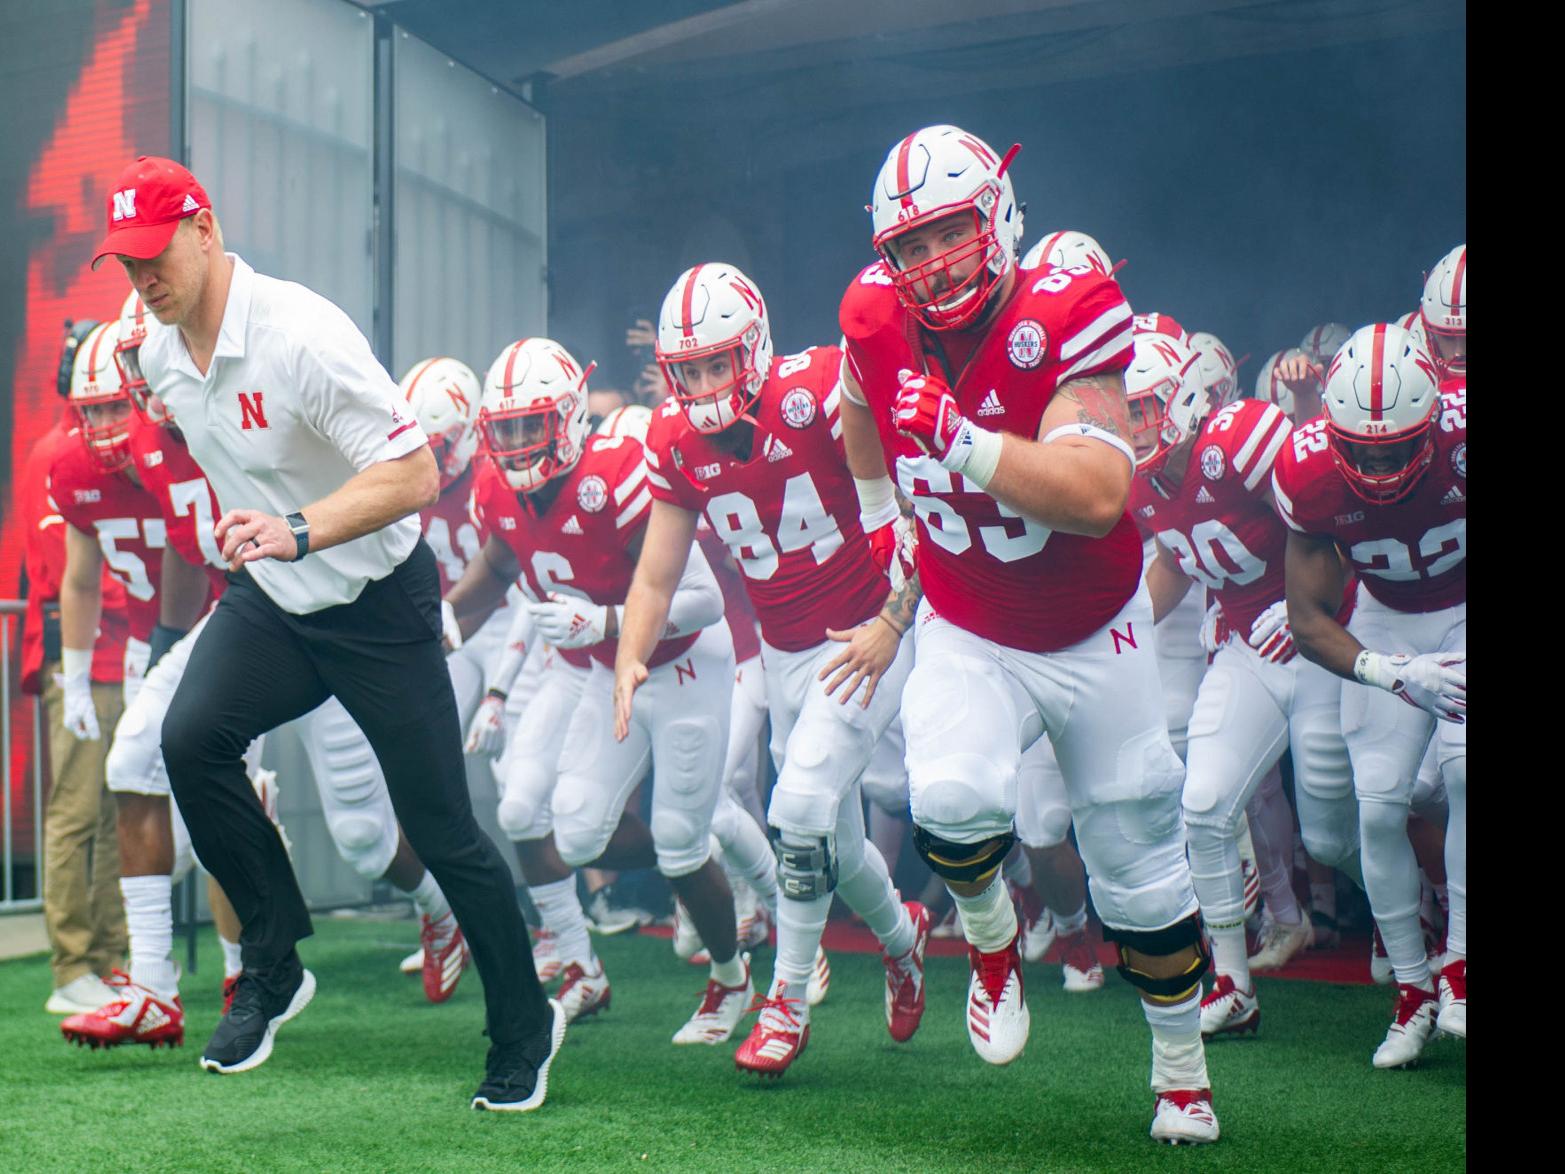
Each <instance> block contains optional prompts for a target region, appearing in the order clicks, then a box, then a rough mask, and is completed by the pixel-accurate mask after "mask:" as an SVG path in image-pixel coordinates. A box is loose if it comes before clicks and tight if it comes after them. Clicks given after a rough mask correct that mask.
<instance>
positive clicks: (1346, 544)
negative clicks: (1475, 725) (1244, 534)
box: [1272, 323, 1467, 1068]
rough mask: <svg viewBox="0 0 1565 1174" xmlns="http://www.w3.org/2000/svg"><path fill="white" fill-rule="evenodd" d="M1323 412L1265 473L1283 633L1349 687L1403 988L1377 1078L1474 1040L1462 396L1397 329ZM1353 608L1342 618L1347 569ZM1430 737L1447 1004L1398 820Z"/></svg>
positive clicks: (1350, 726) (1356, 345)
mask: <svg viewBox="0 0 1565 1174" xmlns="http://www.w3.org/2000/svg"><path fill="white" fill-rule="evenodd" d="M1325 401H1326V416H1325V418H1323V419H1320V420H1316V421H1314V422H1313V423H1310V424H1307V425H1305V426H1304V427H1302V428H1300V429H1299V430H1298V431H1297V432H1295V434H1294V437H1293V442H1292V444H1290V445H1288V446H1287V447H1285V448H1284V450H1283V453H1282V455H1281V456H1280V457H1279V459H1278V461H1277V465H1276V468H1275V470H1274V471H1273V475H1272V488H1273V492H1274V494H1275V496H1276V501H1277V506H1278V509H1279V511H1280V512H1281V514H1282V517H1283V520H1284V521H1285V522H1287V523H1288V525H1289V526H1290V527H1292V528H1293V530H1294V531H1295V532H1294V533H1292V534H1290V535H1289V538H1288V551H1287V592H1288V617H1287V618H1288V622H1289V625H1290V626H1291V629H1292V632H1293V637H1294V640H1295V641H1296V642H1297V644H1298V648H1299V650H1300V651H1301V652H1303V653H1304V655H1305V656H1307V657H1308V658H1309V659H1311V660H1313V661H1315V662H1316V663H1317V664H1320V665H1323V666H1324V667H1326V668H1328V669H1330V670H1331V671H1332V672H1334V673H1336V674H1337V675H1338V676H1340V677H1343V678H1345V679H1346V680H1347V681H1348V682H1349V683H1348V684H1346V685H1344V686H1343V689H1342V731H1343V735H1344V737H1345V738H1346V739H1347V744H1348V752H1349V754H1350V756H1351V758H1352V762H1353V781H1354V788H1355V791H1356V793H1357V796H1358V803H1359V826H1360V839H1361V843H1362V850H1363V856H1362V864H1363V870H1364V883H1365V890H1366V892H1367V893H1368V895H1369V901H1370V908H1371V910H1372V911H1373V912H1374V914H1375V921H1376V923H1377V925H1378V927H1379V929H1380V934H1381V937H1382V939H1383V940H1384V942H1385V946H1386V951H1387V953H1388V954H1389V956H1390V960H1391V965H1392V968H1393V970H1394V971H1395V974H1396V980H1397V992H1398V995H1397V1004H1396V1010H1395V1012H1394V1015H1393V1019H1392V1022H1391V1027H1390V1029H1389V1031H1388V1032H1387V1033H1386V1038H1385V1041H1384V1042H1383V1043H1382V1044H1381V1045H1380V1047H1379V1048H1378V1049H1377V1050H1376V1052H1375V1056H1374V1064H1375V1067H1377V1068H1395V1067H1400V1066H1401V1065H1404V1064H1407V1063H1409V1062H1411V1061H1412V1060H1415V1059H1417V1058H1418V1055H1419V1054H1420V1053H1421V1052H1422V1051H1423V1048H1424V1045H1425V1043H1427V1042H1428V1040H1429V1037H1430V1035H1431V1034H1432V1033H1433V1031H1434V1030H1435V1028H1436V1027H1437V1026H1438V1027H1439V1028H1440V1029H1441V1030H1442V1031H1446V1032H1449V1033H1450V1034H1452V1035H1458V1036H1462V1037H1465V1036H1466V1034H1467V932H1466V931H1467V901H1466V880H1467V867H1466V848H1467V725H1466V716H1467V395H1466V389H1465V387H1464V388H1461V389H1458V390H1453V391H1451V392H1449V393H1446V394H1443V395H1442V394H1441V392H1440V390H1439V386H1438V377H1437V371H1436V367H1435V364H1434V360H1433V359H1431V358H1430V357H1429V355H1428V354H1426V353H1425V352H1424V350H1423V349H1422V348H1421V347H1420V346H1419V345H1418V343H1417V340H1415V339H1414V338H1413V337H1412V336H1411V335H1410V334H1409V333H1408V332H1407V331H1405V330H1403V329H1401V328H1400V327H1398V326H1392V325H1387V324H1384V323H1378V324H1375V325H1371V326H1365V327H1362V328H1361V329H1359V330H1357V331H1355V332H1354V334H1353V335H1352V337H1351V338H1349V340H1348V342H1347V343H1346V344H1345V345H1344V346H1343V348H1342V349H1341V350H1340V351H1338V353H1337V356H1336V358H1335V359H1333V360H1332V364H1331V368H1330V370H1329V372H1328V373H1327V377H1326V390H1325ZM1339 551H1340V552H1341V553H1342V554H1343V555H1345V556H1346V558H1347V560H1348V561H1349V562H1350V563H1351V564H1352V567H1353V570H1354V571H1355V572H1356V573H1357V575H1358V577H1359V591H1358V600H1357V605H1356V607H1355V609H1354V612H1353V618H1352V620H1351V621H1350V622H1349V623H1348V625H1347V626H1346V627H1344V626H1343V625H1342V624H1341V623H1340V622H1339V620H1338V618H1337V609H1338V598H1339V596H1340V592H1341V591H1342V587H1343V580H1344V572H1343V568H1342V563H1341V560H1340V558H1339V554H1338V552H1339ZM1431 734H1435V735H1436V736H1437V737H1438V739H1439V751H1438V758H1439V765H1440V770H1441V774H1442V777H1443V779H1444V782H1445V787H1446V796H1447V801H1448V803H1449V806H1450V817H1449V824H1448V827H1447V829H1446V873H1447V881H1448V884H1449V893H1450V902H1451V918H1450V924H1449V927H1448V934H1447V942H1446V948H1447V951H1448V952H1447V954H1446V959H1447V961H1446V965H1445V966H1444V967H1443V968H1442V969H1441V970H1440V972H1439V975H1438V978H1439V992H1438V995H1437V994H1436V991H1435V981H1434V979H1435V976H1433V975H1432V974H1431V971H1430V967H1429V964H1428V960H1427V957H1426V953H1425V948H1424V941H1423V935H1422V933H1421V927H1420V925H1419V897H1420V893H1419V879H1418V868H1417V864H1416V862H1415V860H1414V855H1413V848H1412V846H1411V844H1410V843H1409V842H1408V835H1407V821H1408V810H1409V806H1410V803H1411V800H1412V793H1413V787H1414V781H1415V777H1416V775H1417V773H1418V767H1419V762H1420V760H1421V759H1422V758H1423V755H1424V752H1425V747H1426V746H1427V745H1428V742H1429V738H1430V736H1431Z"/></svg>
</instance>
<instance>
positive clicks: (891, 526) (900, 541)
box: [867, 514, 918, 591]
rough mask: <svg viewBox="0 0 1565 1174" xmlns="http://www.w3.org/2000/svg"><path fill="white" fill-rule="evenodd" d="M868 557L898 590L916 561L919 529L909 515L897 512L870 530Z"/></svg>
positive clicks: (902, 585)
mask: <svg viewBox="0 0 1565 1174" xmlns="http://www.w3.org/2000/svg"><path fill="white" fill-rule="evenodd" d="M867 537H868V538H869V557H870V558H871V559H873V560H874V563H875V565H876V566H877V567H879V568H880V569H881V570H883V571H885V572H886V575H887V576H888V577H889V578H890V579H891V589H892V590H893V591H901V590H902V588H903V587H905V586H906V585H907V581H908V579H910V578H911V577H912V575H913V572H914V570H915V568H916V564H917V551H918V529H917V527H915V526H914V525H913V521H912V519H911V518H906V517H903V516H902V515H901V514H898V515H897V516H896V518H895V519H894V520H893V521H890V522H887V523H886V524H885V525H884V526H880V527H878V528H877V529H874V530H871V531H870V532H869V534H868V535H867Z"/></svg>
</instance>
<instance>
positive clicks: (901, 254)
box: [869, 125, 1022, 330]
mask: <svg viewBox="0 0 1565 1174" xmlns="http://www.w3.org/2000/svg"><path fill="white" fill-rule="evenodd" d="M1019 150H1021V147H1020V146H1014V147H1012V148H1011V149H1010V150H1009V151H1007V152H1006V153H1005V155H1004V156H1003V157H1002V156H1001V155H998V154H996V153H995V151H994V150H993V148H991V147H990V146H989V144H988V143H986V142H984V141H983V140H982V139H980V138H978V137H977V136H976V135H971V134H968V133H967V132H966V131H964V130H962V129H960V128H959V127H955V126H946V125H941V126H926V127H925V128H924V129H923V130H919V131H914V132H913V133H912V134H910V135H908V136H907V138H905V139H903V140H902V141H901V142H900V143H898V144H897V145H896V146H894V147H892V148H891V152H890V154H888V155H887V156H886V161H885V162H884V163H883V164H881V167H880V174H879V175H877V176H876V177H875V190H874V193H873V194H872V196H871V197H870V204H869V213H870V218H871V220H872V222H873V224H874V230H875V235H874V242H873V243H874V246H875V250H876V251H877V252H878V253H880V255H881V256H882V257H883V258H884V259H885V262H886V267H887V269H889V270H890V271H891V281H892V285H893V286H894V287H895V289H896V291H897V297H898V298H900V299H901V301H902V304H903V305H904V306H906V307H907V309H908V312H909V313H911V314H912V315H913V316H914V317H915V318H917V319H918V320H919V321H920V322H922V323H923V324H924V325H925V326H927V327H929V328H930V329H931V330H959V329H961V328H962V327H964V326H967V325H969V324H971V323H972V322H973V321H974V320H975V319H977V318H978V316H979V315H980V314H982V313H983V312H984V308H985V307H986V306H987V305H988V304H989V295H990V294H991V293H992V292H993V291H994V290H995V289H997V288H998V287H999V285H1000V283H1001V281H1003V280H1004V278H1005V276H1006V274H1007V273H1009V272H1010V271H1011V270H1012V268H1013V267H1014V266H1015V265H1016V260H1017V257H1016V254H1017V249H1018V246H1019V245H1020V243H1021V239H1022V210H1021V207H1020V206H1019V205H1018V204H1017V202H1016V193H1015V192H1014V191H1013V190H1012V188H1011V177H1010V176H1009V175H1008V174H1006V172H1007V169H1008V168H1009V166H1010V163H1011V160H1012V159H1014V158H1015V157H1016V152H1018V151H1019ZM956 213H967V214H970V215H971V216H972V217H973V227H974V229H975V232H974V235H972V236H971V237H969V238H968V239H966V240H964V241H961V242H959V243H957V244H955V245H954V246H951V247H943V248H941V249H937V248H934V247H930V244H931V242H921V243H923V244H924V245H925V247H926V248H928V255H920V256H917V257H914V256H910V255H907V249H906V248H905V247H904V245H903V243H902V242H901V238H902V237H903V236H904V234H906V233H908V232H911V231H913V230H916V229H922V228H924V227H925V226H927V225H929V224H931V223H932V222H934V221H936V220H940V219H942V218H944V217H947V216H951V215H953V214H956ZM936 243H938V242H936ZM968 264H972V265H973V266H974V267H973V269H972V272H971V273H967V274H965V275H963V276H961V277H958V276H957V275H956V273H955V271H956V269H957V268H958V267H959V266H961V267H965V266H966V265H968Z"/></svg>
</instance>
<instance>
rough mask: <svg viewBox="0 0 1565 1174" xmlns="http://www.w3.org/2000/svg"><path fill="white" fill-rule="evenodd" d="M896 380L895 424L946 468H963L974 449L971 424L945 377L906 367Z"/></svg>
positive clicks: (893, 419)
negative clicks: (922, 373)
mask: <svg viewBox="0 0 1565 1174" xmlns="http://www.w3.org/2000/svg"><path fill="white" fill-rule="evenodd" d="M897 384H898V388H897V399H896V403H895V404H894V405H893V406H892V417H891V418H892V424H893V426H894V427H895V428H896V430H897V431H898V432H900V433H902V435H903V436H906V437H908V438H910V439H911V440H912V441H913V442H914V443H915V444H917V445H918V446H919V447H920V448H921V449H923V450H924V451H925V452H927V453H928V454H929V455H930V456H932V457H934V458H935V459H936V460H937V461H939V462H940V463H941V464H942V465H944V466H945V467H946V468H948V469H951V470H953V471H954V472H958V473H959V472H961V471H962V468H963V466H965V465H966V464H967V458H968V456H969V454H970V453H971V450H972V439H971V437H970V436H969V435H968V433H969V432H970V430H971V428H972V425H971V424H969V423H968V422H967V420H966V419H965V418H964V417H963V416H962V413H961V412H960V411H959V410H958V409H957V406H956V397H955V396H953V395H952V394H951V389H950V388H949V387H947V386H946V382H945V380H944V379H942V378H940V376H938V375H920V374H919V373H918V372H916V371H909V370H906V369H903V370H901V371H898V372H897Z"/></svg>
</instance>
